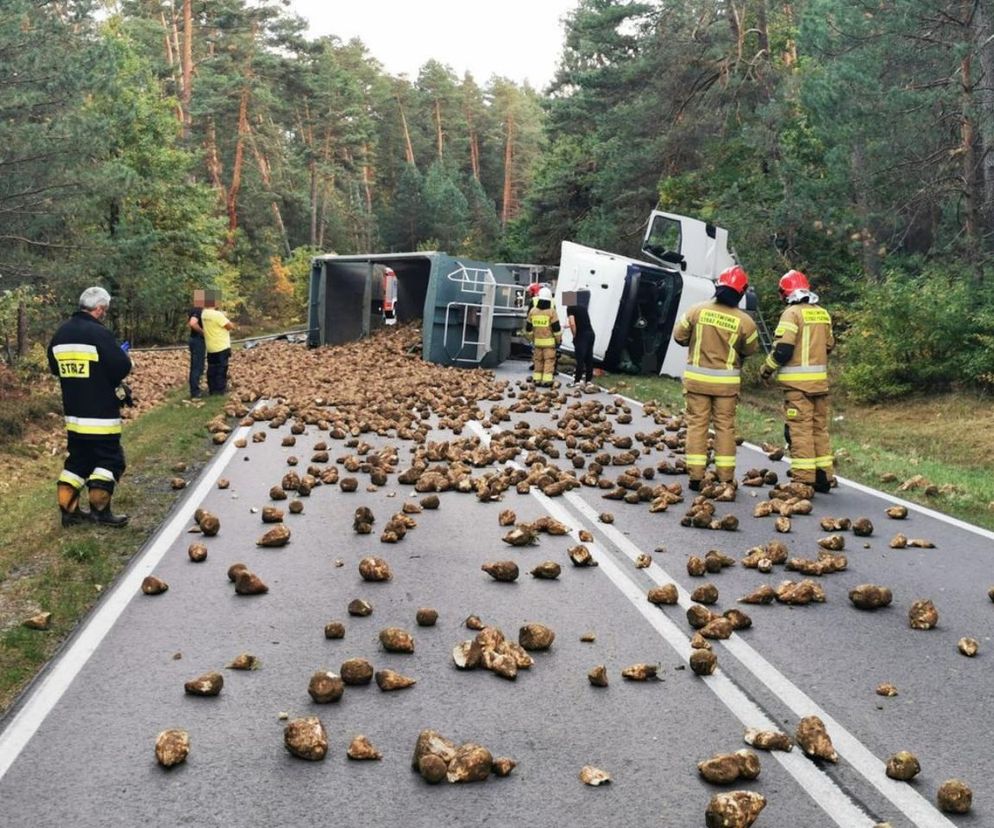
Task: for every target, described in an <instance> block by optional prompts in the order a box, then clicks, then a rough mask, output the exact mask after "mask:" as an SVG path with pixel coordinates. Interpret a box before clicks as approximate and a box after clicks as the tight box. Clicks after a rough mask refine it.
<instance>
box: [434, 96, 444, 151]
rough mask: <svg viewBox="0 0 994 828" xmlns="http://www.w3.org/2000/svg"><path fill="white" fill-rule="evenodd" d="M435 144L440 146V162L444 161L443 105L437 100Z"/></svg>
mask: <svg viewBox="0 0 994 828" xmlns="http://www.w3.org/2000/svg"><path fill="white" fill-rule="evenodd" d="M435 143H436V144H437V146H438V160H439V161H441V160H442V151H443V149H444V142H443V141H442V104H441V102H440V101H439V100H438V98H435Z"/></svg>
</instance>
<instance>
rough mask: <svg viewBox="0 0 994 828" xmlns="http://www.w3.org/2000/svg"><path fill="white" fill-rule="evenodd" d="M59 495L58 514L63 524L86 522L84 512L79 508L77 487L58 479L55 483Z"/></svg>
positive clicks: (74, 524) (70, 524)
mask: <svg viewBox="0 0 994 828" xmlns="http://www.w3.org/2000/svg"><path fill="white" fill-rule="evenodd" d="M57 490H58V497H59V515H60V517H61V518H62V525H63V526H80V525H82V524H84V523H86V522H87V514H86V512H82V511H80V508H79V489H77V488H75V487H74V486H71V485H69V484H68V483H64V482H62V481H59V483H58V485H57Z"/></svg>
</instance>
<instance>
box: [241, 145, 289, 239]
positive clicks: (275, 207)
mask: <svg viewBox="0 0 994 828" xmlns="http://www.w3.org/2000/svg"><path fill="white" fill-rule="evenodd" d="M248 132H249V140H250V142H251V144H252V154H253V155H254V156H255V162H256V164H257V165H258V166H259V175H261V176H262V183H263V185H264V186H265V188H266V189H267V190H268V191H270V193H271V192H272V189H273V188H272V168H271V167H270V166H269V161H268V160H267V159H266V156H264V155H263V154H262V152H261V151H260V150H259V144H258V142H257V141H256V140H255V135H254V133H253V132H252V128H251V127H249V128H248ZM269 205H270V209H272V211H273V219H274V220H275V221H276V227H277V229H278V230H279V231H280V238H281V239H282V240H283V249H284V250H285V251H286V255H287V257H288V258H289V257H290V256H291V255H292V254H293V251H292V250H291V249H290V239H289V238H287V234H286V225H285V224H284V223H283V214H282V213H281V212H280V205H279V204H277V202H276V199H275V198H274V199H273V200H272V201H270V203H269Z"/></svg>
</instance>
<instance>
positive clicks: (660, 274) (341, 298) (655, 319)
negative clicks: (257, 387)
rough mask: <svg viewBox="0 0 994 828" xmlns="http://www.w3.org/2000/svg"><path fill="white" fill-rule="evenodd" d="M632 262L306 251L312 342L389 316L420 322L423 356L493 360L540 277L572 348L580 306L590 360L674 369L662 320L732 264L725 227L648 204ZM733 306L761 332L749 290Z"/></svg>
mask: <svg viewBox="0 0 994 828" xmlns="http://www.w3.org/2000/svg"><path fill="white" fill-rule="evenodd" d="M642 252H643V254H644V256H645V259H633V258H629V257H626V256H621V255H619V254H616V253H610V252H608V251H604V250H596V249H594V248H592V247H585V246H583V245H580V244H576V243H574V242H569V241H565V242H563V243H562V248H561V255H560V261H559V265H558V267H556V266H552V265H533V264H508V263H490V262H483V261H475V260H469V259H465V258H460V257H455V256H451V255H449V254H447V253H444V252H438V251H418V252H411V253H361V254H349V255H335V254H329V255H323V256H317V257H315V258H314V259H313V260H312V263H311V281H310V308H309V328H310V332H309V336H308V343H309V344H310V345H312V346H316V345H327V344H332V345H333V344H338V343H342V342H348V341H351V340H354V339H360V338H362V337H364V336H368V335H369V334H371V333H372V332H373V331H375V330H376V329H378V328H380V327H382V326H385V325H392V324H395V323H397V322H400V323H405V322H414V321H417V322H419V323H420V324H421V327H422V357H423V358H424V359H425V360H427V361H429V362H435V363H439V364H443V365H456V366H463V367H475V366H479V367H485V368H492V367H496V366H497V365H499V364H500V363H501V362H503V361H504V360H505V359H508V358H509V357H510V356H511V354H512V345H513V343H514V340H515V339H516V337H518V336H519V335H520V333H521V331H522V329H523V328H524V322H525V317H526V315H527V313H528V308H529V302H528V298H527V295H526V291H527V289H528V286H529V285H531V284H532V283H534V282H541V283H544V284H548V285H549V286H550V288H551V289H552V290H553V294H554V297H555V303H556V306H557V310H558V313H559V317H560V319H561V320H562V322H563V325H564V334H563V343H562V350H563V351H565V352H567V353H572V352H573V342H572V338H571V336H570V333H569V329H568V328H567V327H566V326H565V321H566V309H567V307H568V306H569V305H571V304H576V303H577V302H584V303H586V305H587V309H588V311H589V313H590V320H591V323H592V324H593V327H594V333H595V337H596V338H595V342H594V361H595V363H596V364H598V365H600V366H602V367H603V368H605V369H607V370H609V371H621V372H628V373H641V374H648V373H652V374H655V373H659V374H665V375H668V376H674V377H677V376H680V375H681V374H682V372H683V366H684V364H685V362H686V351H685V350H684V349H683V348H680V347H678V346H677V345H675V344H674V343H673V341H672V336H673V326H674V325H675V323H676V321H677V320H678V319H679V318H680V315H681V314H682V313H683V312H684V311H685V310H687V309H688V308H689V307H690V306H691V305H693V304H695V303H697V302H702V301H705V300H707V299H710V298H711V297H712V296H713V295H714V282H715V279H716V278H717V276H718V274H719V273H721V271H722V270H724V269H725V268H727V267H730V266H731V265H733V264H735V256H734V255H733V253H732V252H731V251H730V250H729V248H728V232H727V231H726V230H725V229H723V228H721V227H717V226H715V225H714V224H711V223H709V222H704V221H700V220H698V219H693V218H688V217H687V216H681V215H677V214H675V213H665V212H661V211H654V212H653V213H652V215H651V216H650V217H649V221H648V224H647V227H646V233H645V237H644V240H643V244H642ZM742 307H743V308H744V309H746V310H747V311H750V312H751V313H753V315H754V316H755V317H756V320H757V324H758V326H759V328H760V334H761V337H762V339H763V341H764V343H768V341H769V336H768V333H767V332H766V328H765V325H763V321H762V318H761V317H760V316H759V314H758V312H757V307H756V297H755V294H754V293H753V292H752V290H751V289H750V290H749V292H747V294H746V296H745V297H744V298H743V302H742Z"/></svg>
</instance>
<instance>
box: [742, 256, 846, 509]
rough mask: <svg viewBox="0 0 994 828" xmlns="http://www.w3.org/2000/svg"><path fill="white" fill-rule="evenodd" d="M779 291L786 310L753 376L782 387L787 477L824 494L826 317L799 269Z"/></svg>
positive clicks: (829, 469) (829, 343)
mask: <svg viewBox="0 0 994 828" xmlns="http://www.w3.org/2000/svg"><path fill="white" fill-rule="evenodd" d="M779 287H780V298H781V299H783V301H784V302H785V303H786V304H787V307H786V308H785V309H784V312H783V314H781V316H780V321H779V322H778V323H777V327H776V330H775V331H774V332H773V350H772V351H770V355H769V356H768V357H767V358H766V361H765V362H764V363H763V366H762V368H760V371H759V375H760V376H761V377H762V378H763V380H768V379H770V377H772V376H773V375H774V374H776V377H777V381H778V382H779V383H780V387H781V388H782V389H783V397H784V415H785V418H786V422H785V424H784V438H785V439H786V441H787V445H788V446H789V447H790V476H791V479H792V480H795V481H797V482H798V483H808V484H810V485H813V486H814V490H815V491H816V492H820V493H822V494H824V493H826V492H828V491H830V490H831V488H832V483H833V482H834V480H835V469H834V465H835V463H834V460H835V458H834V457H833V455H832V448H831V445H830V444H829V439H828V355H829V353H831V351H832V348H833V347H835V337H834V336H833V335H832V317H831V316H830V315H829V313H828V311H827V310H825V309H824V308H822V307H820V306H819V305H818V294H817V293H814V292H813V291H812V290H811V284H810V283H809V282H808V277H807V276H805V275H804V274H803V273H801V271H799V270H789V271H787V272H786V273H785V274H784V275H783V276H781V277H780V285H779Z"/></svg>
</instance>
